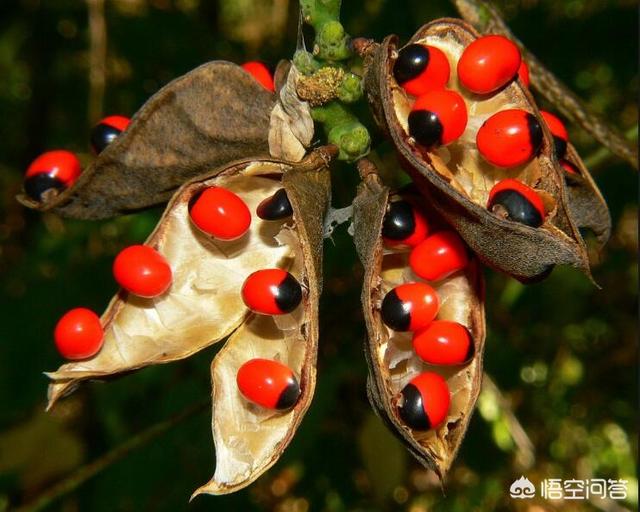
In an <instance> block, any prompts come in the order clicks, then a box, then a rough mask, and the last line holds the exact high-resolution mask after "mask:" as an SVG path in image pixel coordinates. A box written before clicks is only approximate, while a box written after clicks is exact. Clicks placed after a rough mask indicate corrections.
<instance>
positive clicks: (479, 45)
mask: <svg viewBox="0 0 640 512" xmlns="http://www.w3.org/2000/svg"><path fill="white" fill-rule="evenodd" d="M520 62H521V57H520V50H519V49H518V47H517V46H516V44H515V43H514V42H512V41H510V40H509V39H507V38H506V37H504V36H498V35H490V36H484V37H480V38H478V39H476V40H475V41H473V42H472V43H471V44H470V45H469V46H467V47H466V48H465V49H464V51H463V52H462V55H461V56H460V60H459V61H458V79H459V80H460V83H461V84H462V85H463V86H464V87H465V88H466V89H468V90H470V91H471V92H474V93H476V94H488V93H491V92H494V91H497V90H498V89H500V88H501V87H503V86H504V85H506V84H507V83H509V82H510V81H511V80H513V79H514V78H515V76H516V75H517V73H518V69H519V68H520Z"/></svg>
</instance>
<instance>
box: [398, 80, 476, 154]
mask: <svg viewBox="0 0 640 512" xmlns="http://www.w3.org/2000/svg"><path fill="white" fill-rule="evenodd" d="M466 126H467V107H466V105H465V103H464V99H463V98H462V96H460V95H459V94H458V93H457V92H455V91H448V90H438V91H431V92H428V93H426V94H423V95H422V96H420V97H419V98H418V99H417V100H416V102H415V103H414V104H413V108H412V109H411V112H410V113H409V134H410V135H411V136H412V137H413V138H414V139H415V140H416V142H417V143H418V144H420V145H421V146H423V147H425V148H427V149H430V148H432V147H436V146H440V145H446V144H449V143H450V142H453V141H454V140H456V139H457V138H458V137H460V135H462V133H463V132H464V130H465V128H466Z"/></svg>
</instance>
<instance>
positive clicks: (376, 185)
mask: <svg viewBox="0 0 640 512" xmlns="http://www.w3.org/2000/svg"><path fill="white" fill-rule="evenodd" d="M388 199H389V189H387V188H386V187H384V186H382V185H381V183H380V181H379V179H378V177H377V176H376V175H374V174H371V175H368V176H366V177H365V179H364V181H363V183H362V184H361V185H360V187H359V191H358V196H357V197H356V199H355V200H354V203H353V221H354V240H355V244H356V249H357V250H358V254H359V256H360V260H361V261H362V264H363V266H364V269H365V275H364V283H363V289H362V305H363V310H364V317H365V322H366V325H367V332H368V339H367V343H366V347H365V354H366V355H367V362H368V364H369V379H368V386H367V387H368V394H369V400H370V401H371V404H372V405H373V407H374V409H375V410H376V411H377V412H378V414H379V415H380V416H381V417H382V418H383V420H384V421H385V422H386V423H387V424H388V425H389V427H390V428H391V429H392V431H393V432H394V433H395V434H396V435H397V436H398V437H399V438H400V439H401V440H402V441H403V442H404V443H405V445H406V446H407V448H408V449H409V451H410V452H411V453H412V454H413V455H414V457H416V459H418V460H419V461H420V462H421V463H422V464H423V465H425V466H426V467H429V468H431V469H433V470H434V471H436V473H437V474H438V476H439V477H440V478H441V479H442V478H444V477H445V475H446V473H447V471H448V470H449V468H450V467H451V464H452V463H453V460H454V459H455V456H456V453H457V451H458V449H459V447H460V444H461V443H462V439H463V438H464V434H465V431H466V429H467V426H468V424H469V420H470V419H471V415H472V414H473V410H474V406H475V402H476V399H477V398H478V394H479V392H480V386H481V379H482V358H483V350H484V338H485V319H484V283H483V279H482V273H481V269H480V265H479V264H478V262H477V261H476V260H475V258H474V259H472V262H471V263H470V264H469V266H468V267H467V269H466V270H464V271H461V272H458V273H456V274H454V275H452V276H450V277H448V278H446V279H443V280H441V281H439V282H437V283H431V284H432V285H433V286H434V287H435V289H436V291H437V293H438V296H439V298H440V302H441V306H440V311H439V313H438V317H437V318H438V319H443V320H452V321H456V322H459V323H462V324H463V325H465V326H467V328H468V329H469V331H470V332H471V334H472V336H473V339H474V343H475V348H476V354H475V356H474V358H473V360H472V361H471V362H470V363H469V364H467V365H465V366H463V367H453V368H446V367H434V366H428V365H426V364H424V363H422V362H421V360H420V359H419V358H418V357H417V356H416V355H415V354H414V353H413V350H412V345H411V335H410V334H409V333H401V332H395V331H392V330H390V329H389V328H388V327H387V326H385V325H384V323H383V322H382V319H381V316H380V303H381V301H382V299H383V298H384V296H385V294H386V293H387V292H388V291H389V290H390V289H391V288H393V287H395V286H398V285H399V284H402V283H403V282H407V281H417V280H419V279H418V278H417V277H416V276H415V275H413V274H412V272H411V270H410V268H409V265H408V262H407V256H408V254H407V253H406V252H405V253H398V252H390V251H386V253H385V250H384V248H383V244H382V237H381V229H382V221H383V218H384V215H385V212H386V207H387V203H388ZM427 368H428V369H429V370H430V371H437V372H438V373H440V374H441V375H443V376H444V377H445V378H446V379H447V384H448V385H449V389H450V391H451V398H452V401H451V409H450V411H449V416H448V418H447V421H446V422H445V424H444V425H443V426H441V427H440V428H438V429H437V430H435V431H434V430H431V431H427V432H417V431H413V430H411V429H409V428H408V427H406V426H405V425H404V424H403V423H402V421H401V420H400V418H399V417H398V415H397V411H396V406H395V398H396V397H397V395H398V393H399V392H400V391H401V390H402V388H403V387H404V386H405V385H406V384H407V382H408V381H409V380H411V378H413V377H415V376H416V375H417V374H418V373H420V372H422V371H424V370H425V369H427Z"/></svg>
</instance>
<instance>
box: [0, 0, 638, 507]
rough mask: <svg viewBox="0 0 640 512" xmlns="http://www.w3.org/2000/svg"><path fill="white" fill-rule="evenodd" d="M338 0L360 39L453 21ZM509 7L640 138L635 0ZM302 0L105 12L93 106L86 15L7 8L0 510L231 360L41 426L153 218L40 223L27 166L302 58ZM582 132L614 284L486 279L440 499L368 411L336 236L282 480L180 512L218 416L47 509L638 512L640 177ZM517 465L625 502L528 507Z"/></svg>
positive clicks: (337, 177) (347, 260) (349, 251)
mask: <svg viewBox="0 0 640 512" xmlns="http://www.w3.org/2000/svg"><path fill="white" fill-rule="evenodd" d="M345 3H346V4H347V5H345V6H344V7H343V11H344V14H343V20H344V23H345V25H346V27H347V30H348V31H349V32H350V33H351V34H355V35H366V36H371V37H375V38H377V39H380V38H382V37H383V36H384V35H386V34H389V33H397V34H399V35H400V36H401V37H402V38H403V39H405V40H406V39H407V38H408V37H409V36H410V35H411V34H412V33H413V32H414V31H415V30H417V29H418V27H419V26H420V25H421V24H422V23H423V22H427V21H429V20H431V19H434V18H437V17H440V16H445V15H451V16H453V15H455V11H454V10H453V8H452V7H451V5H450V4H449V3H448V2H446V1H444V0H439V1H431V2H425V1H424V0H410V1H409V0H403V1H391V0H372V1H353V0H352V1H349V2H345ZM496 3H497V4H498V5H499V6H501V7H503V8H505V9H506V10H505V14H506V17H507V21H508V23H509V24H510V26H511V27H512V29H513V30H514V32H515V33H516V34H517V36H518V37H520V38H521V39H522V41H523V42H524V43H525V44H526V45H527V46H528V47H529V49H530V50H532V51H533V52H534V53H535V54H536V55H537V56H538V57H540V58H541V60H542V61H543V62H545V63H546V64H547V66H548V67H549V68H550V69H551V70H552V71H553V72H554V73H555V74H556V75H557V76H558V77H559V78H561V79H562V80H563V81H564V82H565V83H567V84H568V85H569V86H570V87H571V88H572V89H573V90H574V91H576V92H577V93H578V94H579V96H580V97H581V98H582V99H583V100H584V101H585V103H586V104H587V105H588V106H589V108H590V109H592V110H593V111H594V112H597V113H599V114H601V115H602V116H604V117H605V118H606V119H607V120H608V121H609V122H611V123H612V124H614V125H616V126H617V127H618V128H620V129H621V130H623V131H625V132H628V133H629V135H630V136H631V137H633V139H634V140H637V129H636V131H635V133H634V131H633V129H634V127H635V126H636V123H637V106H636V95H637V89H638V73H637V67H636V62H637V53H638V52H637V40H638V27H637V3H636V2H634V1H627V0H616V1H613V0H611V1H599V0H567V1H562V2H557V1H555V0H520V1H509V2H506V1H500V2H496ZM296 8H297V6H296V3H295V2H294V1H293V0H274V1H273V2H266V1H259V0H243V1H236V0H218V1H210V2H209V1H205V0H108V1H107V2H106V8H105V12H106V23H107V44H108V54H107V59H106V69H107V84H106V95H105V98H104V103H103V104H102V102H101V101H100V98H99V95H98V98H97V99H96V96H95V91H94V93H93V100H91V99H90V98H91V96H92V93H91V92H90V87H89V80H88V77H89V73H88V71H89V64H88V63H89V40H90V37H89V29H88V15H87V4H86V3H85V2H81V1H78V0H56V1H54V0H50V1H44V0H42V1H38V0H23V1H7V0H3V1H2V2H1V3H0V123H1V126H2V128H1V129H0V133H1V134H2V136H1V137H0V180H1V181H0V183H1V188H0V190H1V192H0V194H1V195H0V210H1V214H0V243H1V247H0V301H1V308H0V312H1V313H0V314H1V315H2V316H1V319H0V510H3V509H4V508H5V507H10V505H15V504H19V503H23V502H25V501H29V500H32V499H34V498H35V497H36V496H38V495H39V493H41V492H43V491H44V490H45V489H47V488H48V487H49V486H50V485H52V484H53V483H55V482H56V481H58V480H60V479H61V478H63V477H65V476H66V475H68V474H70V472H72V471H73V470H74V469H75V468H78V467H80V466H81V465H82V464H84V463H87V462H89V461H91V460H93V459H96V458H97V457H99V456H100V455H102V454H103V453H105V452H106V451H108V450H109V449H111V448H113V447H116V446H118V445H119V444H121V443H123V442H124V441H126V440H127V439H130V438H131V437H132V436H134V435H135V434H137V433H138V432H140V431H142V430H144V429H146V428H147V427H149V426H151V425H152V424H155V423H157V422H159V421H162V420H163V419H165V418H167V417H171V416H172V415H174V414H176V413H177V412H179V411H181V410H182V409H183V408H184V407H187V406H188V405H189V404H192V403H196V402H200V401H202V400H203V399H205V400H206V398H207V396H208V395H209V393H210V389H209V388H210V384H209V363H210V360H211V358H212V356H213V355H214V353H215V351H216V350H217V347H213V348H211V349H208V350H205V351H203V352H202V353H200V354H199V355H197V356H195V357H192V358H190V359H188V360H186V361H183V362H179V363H174V364H171V365H167V366H158V367H153V368H148V369H145V370H143V371H140V372H138V373H135V374H132V375H128V376H126V377H123V378H121V379H118V380H116V381H113V382H111V383H109V384H90V385H87V386H85V387H83V388H82V389H81V390H80V391H78V392H76V393H75V394H74V395H73V396H72V397H71V398H69V399H67V400H66V401H64V402H62V403H61V404H60V405H59V406H58V407H57V408H56V410H54V411H53V412H52V413H50V414H45V413H44V410H43V409H44V403H45V393H46V378H45V377H44V376H43V375H42V371H44V370H52V369H55V368H56V367H57V366H58V365H59V364H60V362H61V359H60V357H59V356H58V355H57V353H56V351H55V349H54V346H53V343H52V335H51V333H52V329H53V326H54V325H55V322H56V320H57V319H58V317H59V316H60V315H61V314H63V313H64V312H65V311H66V310H67V309H69V308H71V307H75V306H79V305H85V306H87V307H91V308H94V309H96V310H98V311H100V310H102V309H104V307H105V306H106V304H107V302H108V300H109V298H110V297H111V295H112V294H113V293H114V292H115V291H116V286H115V284H114V282H113V280H112V277H111V271H110V266H111V262H112V258H113V257H114V255H115V254H116V253H117V251H118V250H120V249H121V248H122V247H124V246H125V245H127V244H130V243H134V242H136V243H139V242H141V241H143V240H144V239H145V237H146V236H147V234H148V233H149V232H150V231H151V229H152V228H153V226H154V224H155V222H156V220H157V218H158V215H159V213H160V211H159V210H155V211H150V212H145V213H141V214H137V215H131V216H128V217H122V218H119V219H115V220H111V221H106V222H82V221H70V220H62V219H60V218H58V217H56V216H54V215H52V214H45V215H40V214H37V213H34V212H31V211H27V210H26V209H24V208H23V207H21V206H20V205H19V204H18V203H17V202H16V201H15V200H14V196H15V194H16V193H17V192H18V191H19V190H20V187H21V179H22V174H23V172H24V170H25V169H26V166H27V165H28V163H29V162H30V161H31V160H32V159H33V158H34V157H35V156H37V154H38V153H40V152H41V151H43V150H45V149H51V148H58V147H60V148H67V149H70V150H73V151H77V152H79V153H80V154H81V157H82V158H83V159H84V161H88V160H90V158H91V156H90V154H89V151H88V137H87V133H88V129H89V128H90V126H91V125H92V124H93V123H94V122H95V121H96V118H97V117H99V116H101V115H102V114H105V115H106V114H111V113H121V114H127V115H130V114H132V113H133V112H134V111H135V110H136V109H137V108H138V107H139V106H140V105H142V103H143V102H144V101H145V99H146V98H147V97H148V96H149V95H151V94H152V93H153V92H154V91H156V90H157V89H158V88H159V87H160V86H162V85H163V84H165V83H167V82H168V81H169V80H171V79H172V78H174V77H177V76H179V75H181V74H183V73H185V72H186V71H188V70H190V69H192V68H194V67H195V66H197V65H198V64H200V63H202V62H205V61H208V60H212V59H226V60H231V61H235V62H238V63H241V62H244V61H246V60H249V59H254V58H260V59H263V60H264V61H266V62H268V63H270V64H275V63H276V62H277V60H278V58H280V57H287V56H291V55H292V53H293V50H294V48H295V40H296V37H295V36H296V24H297V11H296ZM92 101H93V105H94V106H93V107H89V105H90V103H91V102H92ZM91 108H93V111H91ZM91 112H93V113H91ZM569 131H570V135H571V138H572V140H573V141H574V143H575V144H576V146H577V147H578V149H579V150H580V152H581V154H582V155H583V157H584V158H585V160H586V161H587V163H590V164H591V168H592V170H593V172H594V176H595V178H596V180H597V182H598V184H599V185H600V186H601V188H602V191H603V193H604V195H605V197H606V198H607V200H608V202H609V205H610V208H611V212H612V215H613V235H612V239H611V241H610V242H609V244H608V246H607V247H606V249H605V251H604V252H603V253H601V254H596V253H595V252H594V253H593V254H592V257H593V262H594V264H593V275H594V279H595V280H596V281H597V282H598V283H599V284H600V286H601V287H602V288H601V289H598V288H596V287H595V286H593V284H591V283H590V282H589V281H588V279H587V278H585V277H584V276H583V275H581V274H580V273H578V272H577V271H574V270H571V269H565V268H559V269H557V270H556V271H555V272H554V273H553V274H552V275H551V277H550V278H549V279H547V280H546V281H545V282H544V283H542V284H538V285H533V286H529V287H524V286H522V285H520V284H518V283H517V282H515V281H513V280H510V279H508V278H506V277H505V276H502V275H498V274H495V273H493V272H487V277H488V290H487V318H488V328H489V331H488V339H487V347H486V357H485V359H486V371H487V373H488V374H489V375H490V376H491V377H492V379H493V381H494V382H495V383H496V384H497V386H498V388H499V391H496V390H495V389H493V388H488V389H486V390H485V391H484V392H483V394H482V395H481V398H480V400H479V407H478V409H477V411H476V413H475V416H474V418H473V420H472V422H471V425H470V428H469V431H468V434H467V436H466V439H465V441H464V444H463V447H462V449H461V451H460V453H459V455H458V459H457V462H456V463H455V465H454V467H453V470H452V472H451V474H450V476H449V481H448V484H447V487H446V497H445V496H444V495H443V494H442V492H441V491H440V490H439V488H438V487H437V485H435V483H434V480H433V477H432V476H430V475H429V473H428V472H427V471H426V470H424V469H422V468H421V467H420V466H418V465H417V464H416V463H415V462H414V461H413V460H412V459H411V457H410V456H409V455H408V454H407V453H406V452H405V451H404V449H403V448H402V447H401V445H400V444H399V442H397V441H396V440H395V439H394V438H393V437H391V436H390V434H388V433H387V432H386V430H385V429H384V427H383V426H382V424H381V423H380V422H379V421H378V420H377V419H376V418H375V417H374V416H373V413H372V412H371V409H370V407H369V405H368V402H367V399H366V395H365V378H366V367H365V362H364V357H363V351H362V339H363V336H364V329H363V325H362V319H361V312H360V305H359V293H360V281H361V275H362V272H361V268H360V266H359V263H357V261H356V257H355V252H354V249H353V246H352V243H351V239H350V237H349V236H348V235H347V234H346V232H345V230H344V228H341V229H340V230H339V231H338V232H337V234H336V235H335V236H334V240H333V242H331V241H329V242H327V244H326V247H325V249H326V253H325V268H324V272H325V293H324V296H323V301H322V307H321V323H322V328H321V343H320V353H319V364H318V367H319V382H318V388H317V391H316V396H315V398H314V401H313V405H312V407H311V409H310V411H309V413H308V414H307V416H306V418H305V420H304V422H303V424H302V426H301V428H300V429H299V431H298V433H297V435H296V437H295V439H294V440H293V442H292V443H291V445H290V447H289V448H288V450H287V451H286V453H285V455H284V456H283V457H282V459H281V460H280V462H279V463H278V464H277V465H276V466H275V467H274V468H273V469H272V470H270V471H269V472H268V473H267V474H266V475H265V476H263V477H262V478H260V479H259V480H258V481H257V482H256V483H255V484H253V485H252V486H251V487H249V488H248V489H246V490H243V491H241V492H239V493H237V494H235V495H230V496H224V497H208V496H204V497H199V498H198V499H197V500H196V501H195V502H194V503H192V504H191V505H188V504H187V500H188V498H189V496H190V494H191V492H192V491H193V490H194V489H195V488H196V487H197V486H199V485H200V484H202V483H204V482H205V481H206V480H208V479H209V477H210V476H211V474H212V471H213V468H214V457H213V446H212V441H211V433H210V417H209V412H208V409H207V411H205V412H202V413H200V414H197V415H195V416H193V417H191V418H190V419H188V420H187V421H184V422H181V423H180V424H178V425H176V426H175V427H174V428H173V429H171V430H170V432H169V433H167V434H166V435H163V436H161V437H159V438H157V439H155V440H154V441H153V442H152V443H150V444H146V445H144V446H141V447H139V448H138V449H137V450H135V451H134V452H133V453H132V454H130V455H129V456H128V457H126V458H125V459H123V460H121V461H119V462H117V463H116V464H113V465H112V466H110V467H108V468H107V469H105V470H104V471H102V472H101V473H100V474H99V475H98V476H97V477H95V478H93V479H91V480H89V481H88V482H87V483H85V484H84V485H82V486H81V487H79V488H78V489H76V490H73V491H71V492H69V493H67V494H66V495H65V496H64V497H63V498H61V499H59V500H58V501H56V502H54V504H52V505H51V506H50V507H49V508H48V510H62V511H78V510H79V511H88V510H90V511H101V510H104V511H109V512H113V511H139V510H162V511H165V510H166V511H175V510H186V509H189V510H194V511H195V510H221V511H222V510H229V511H231V510H233V511H235V510H238V511H251V510H274V511H280V512H285V511H291V512H305V511H307V510H310V511H327V512H329V511H331V512H341V511H374V510H389V511H396V510H407V511H410V512H424V511H427V510H435V511H454V512H455V511H470V510H479V511H492V510H511V509H519V510H531V511H534V510H535V511H545V510H598V509H600V510H606V511H619V510H625V509H628V510H636V509H637V480H636V466H635V461H636V457H635V455H636V452H637V429H636V427H637V414H636V405H637V398H638V397H637V382H638V381H637V352H636V334H637V330H636V320H635V312H636V308H637V296H636V287H637V267H636V256H635V255H636V251H637V202H636V191H637V174H636V172H635V171H633V170H632V169H631V168H630V167H629V166H628V165H625V164H624V163H621V162H620V161H619V160H616V159H615V158H613V157H611V156H610V155H607V154H606V152H604V153H603V152H602V151H601V150H600V149H599V146H598V145H597V144H596V143H595V142H594V141H593V140H592V139H591V138H590V137H589V135H588V134H586V133H585V132H584V131H582V130H581V129H580V128H579V127H576V126H570V127H569ZM388 150H389V148H388V147H386V146H383V147H382V148H381V149H380V151H381V152H382V153H384V152H385V151H388ZM356 184H357V179H356V173H355V171H354V170H353V169H352V168H350V167H346V166H343V167H341V168H338V169H336V170H335V173H334V197H335V199H334V204H335V206H345V205H347V204H349V203H350V201H351V199H352V196H353V194H354V190H355V185H356ZM336 319H340V321H336ZM519 425H521V426H522V427H523V428H524V432H522V431H521V430H520V429H519ZM528 440H530V441H531V443H532V446H533V447H534V448H533V450H531V449H529V448H528ZM521 474H525V475H526V476H528V477H529V478H530V479H531V480H532V481H534V482H539V481H540V480H541V479H544V478H564V479H569V478H595V477H601V478H624V479H626V480H628V481H629V484H628V487H629V498H628V500H627V501H624V502H617V503H612V502H602V501H599V500H593V501H592V502H585V501H578V502H564V503H562V502H551V501H536V502H535V505H533V504H532V503H530V502H525V503H524V504H523V503H516V502H515V500H511V499H509V498H508V488H509V485H510V484H511V482H512V481H513V480H514V479H515V478H518V477H519V476H520V475H521ZM535 507H538V508H535Z"/></svg>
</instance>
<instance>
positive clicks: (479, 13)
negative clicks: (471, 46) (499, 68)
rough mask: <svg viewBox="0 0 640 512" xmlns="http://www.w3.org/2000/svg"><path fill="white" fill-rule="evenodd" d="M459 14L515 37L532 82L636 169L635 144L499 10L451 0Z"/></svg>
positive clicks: (474, 1) (483, 28)
mask: <svg viewBox="0 0 640 512" xmlns="http://www.w3.org/2000/svg"><path fill="white" fill-rule="evenodd" d="M452 1H453V3H454V5H455V7H456V8H457V9H458V12H459V13H460V15H461V16H462V17H463V18H464V19H465V20H466V21H468V22H469V23H471V24H472V25H473V26H475V27H476V28H477V29H478V30H479V31H481V32H492V33H498V34H503V35H505V36H507V37H509V38H510V39H513V40H514V41H516V42H517V43H518V44H519V45H520V48H521V50H522V55H523V57H524V59H525V60H526V62H527V64H528V66H529V72H530V75H531V83H532V84H533V86H534V87H535V88H536V90H537V91H538V92H539V93H540V94H542V95H543V96H544V97H545V98H546V99H547V100H548V101H549V102H551V103H552V104H553V105H554V106H555V107H556V108H557V109H558V110H559V111H560V112H561V113H562V114H563V115H565V116H566V117H567V118H568V119H570V120H571V121H573V122H574V123H576V124H579V125H580V126H582V127H583V128H584V129H585V130H586V131H587V132H589V133H590V134H591V135H592V136H593V137H594V138H595V139H596V140H597V141H598V142H600V143H601V144H602V145H603V146H606V147H607V148H609V150H610V151H611V152H612V153H613V154H615V155H618V156H619V157H620V158H623V159H624V160H626V161H627V162H629V163H630V164H631V165H632V166H633V167H634V168H635V169H638V148H637V147H635V146H634V145H631V144H629V143H628V142H627V141H626V140H625V138H624V136H623V135H622V134H621V133H620V131H619V130H618V129H616V128H615V127H613V126H611V125H609V124H607V123H606V122H605V121H604V120H602V119H601V118H599V117H598V116H596V115H595V114H592V113H591V112H589V111H588V110H587V108H586V107H585V105H584V104H583V103H582V102H581V100H580V99H579V98H578V97H577V96H576V95H575V94H574V93H573V92H572V91H571V90H570V89H569V88H568V87H567V86H566V85H565V84H563V83H562V82H561V81H560V80H559V79H558V78H556V77H555V75H554V74H553V73H551V72H550V71H549V70H548V69H547V68H545V67H544V65H543V64H542V63H541V62H540V61H539V60H538V59H537V58H536V57H535V56H534V55H533V54H532V53H530V52H529V51H528V50H527V49H526V48H525V47H524V46H523V45H522V43H521V42H520V41H518V39H517V38H516V37H514V35H513V33H512V32H511V30H510V29H509V27H508V26H507V25H506V23H505V22H504V20H503V19H502V17H501V16H500V14H499V13H498V11H497V10H496V9H495V8H494V7H493V6H491V5H489V4H488V3H487V2H483V1H482V0H452Z"/></svg>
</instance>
